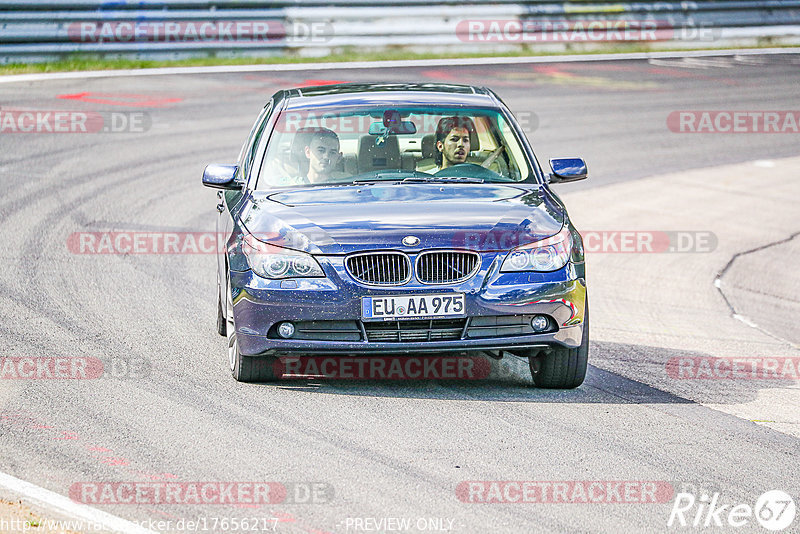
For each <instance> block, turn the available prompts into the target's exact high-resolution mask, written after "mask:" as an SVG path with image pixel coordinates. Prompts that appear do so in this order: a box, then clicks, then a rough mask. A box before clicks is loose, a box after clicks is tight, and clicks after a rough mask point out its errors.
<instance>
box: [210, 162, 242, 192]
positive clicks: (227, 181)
mask: <svg viewBox="0 0 800 534" xmlns="http://www.w3.org/2000/svg"><path fill="white" fill-rule="evenodd" d="M238 170H239V167H238V166H236V165H213V164H212V165H208V166H207V167H206V170H204V171H203V185H204V186H206V187H213V188H214V189H241V187H242V185H243V184H242V182H240V181H238V180H236V171H238Z"/></svg>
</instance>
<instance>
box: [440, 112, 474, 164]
mask: <svg viewBox="0 0 800 534" xmlns="http://www.w3.org/2000/svg"><path fill="white" fill-rule="evenodd" d="M475 135H476V131H475V123H473V122H472V119H470V118H469V117H444V118H442V119H440V120H439V123H438V124H437V125H436V153H435V154H434V157H435V158H436V164H437V165H438V166H439V168H438V169H436V171H440V170H442V169H446V168H448V167H452V166H453V165H458V164H459V163H466V161H467V156H468V155H469V151H470V136H475Z"/></svg>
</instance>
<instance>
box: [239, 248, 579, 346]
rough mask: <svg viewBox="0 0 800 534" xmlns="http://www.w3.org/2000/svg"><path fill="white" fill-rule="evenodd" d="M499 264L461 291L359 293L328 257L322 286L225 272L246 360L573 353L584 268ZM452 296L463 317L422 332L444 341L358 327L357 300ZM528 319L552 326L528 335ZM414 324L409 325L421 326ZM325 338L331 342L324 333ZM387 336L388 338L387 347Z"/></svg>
mask: <svg viewBox="0 0 800 534" xmlns="http://www.w3.org/2000/svg"><path fill="white" fill-rule="evenodd" d="M504 256H505V255H504V254H496V255H493V254H483V255H482V264H481V268H480V270H479V271H478V273H477V274H476V275H475V276H473V277H472V278H471V279H469V280H467V281H465V282H463V283H459V284H443V285H422V284H418V283H415V282H410V283H408V284H406V285H403V286H393V287H368V286H365V285H361V284H359V283H357V282H355V281H353V280H352V278H350V276H349V275H348V274H347V273H346V271H345V269H344V265H343V259H342V258H341V257H337V256H325V257H318V260H320V264H321V265H322V267H323V270H324V271H325V274H326V277H325V278H306V279H302V278H296V279H291V280H268V279H265V278H261V277H259V276H257V275H255V274H254V273H253V272H252V271H249V270H248V271H231V273H230V276H231V293H232V298H233V313H234V320H235V324H236V334H237V339H238V344H239V350H240V351H241V353H242V354H243V355H247V356H269V355H283V354H294V355H297V354H308V355H312V354H359V353H360V354H369V353H420V352H465V351H480V350H509V351H512V352H513V351H514V350H525V349H532V348H545V347H550V346H560V347H570V348H574V347H577V346H579V345H580V344H581V341H582V337H583V318H584V313H585V303H586V284H585V280H584V278H583V276H582V275H583V265H582V264H579V265H577V266H576V265H575V264H573V263H568V264H567V265H566V266H565V267H564V268H562V269H560V270H558V271H554V272H550V273H534V272H527V273H500V272H499V271H500V263H501V262H502V258H503V257H504ZM454 292H457V293H463V294H464V296H465V313H464V315H463V316H462V317H458V318H447V319H445V320H441V321H440V320H439V319H438V318H437V319H436V320H434V321H433V322H431V323H430V325H431V327H432V328H430V329H429V330H430V331H432V332H438V331H439V330H436V329H437V328H438V326H441V325H442V324H444V323H446V324H444V326H442V328H443V330H442V331H444V329H446V330H447V335H448V336H449V337H447V338H446V339H437V338H436V336H435V335H431V334H429V335H428V336H427V339H419V338H420V337H425V334H424V332H425V328H424V325H422V326H423V328H422V330H414V331H413V332H412V335H410V336H404V335H403V333H402V332H400V333H399V334H397V335H394V334H393V333H392V332H390V331H391V330H393V328H394V327H395V326H396V327H397V329H398V330H399V331H402V330H404V329H405V328H407V327H409V325H411V324H412V322H408V321H406V320H401V321H396V322H395V321H390V322H391V323H392V325H389V324H388V323H385V322H384V323H383V324H382V325H378V324H376V323H375V322H372V321H367V322H364V321H362V320H361V297H365V296H392V295H409V294H421V293H436V294H446V293H454ZM532 315H545V316H547V317H549V318H550V324H551V327H550V328H549V329H548V330H547V331H546V332H544V333H534V332H533V330H532V329H531V328H530V326H527V327H525V324H526V323H525V322H526V321H528V320H529V317H530V316H532ZM426 320H427V319H426ZM459 320H461V322H459ZM283 321H291V322H292V323H294V324H297V325H306V326H309V327H311V328H313V330H309V331H308V332H311V333H310V334H308V336H310V337H311V338H312V339H303V337H304V336H305V334H298V336H296V337H294V338H290V339H282V338H280V337H279V336H278V335H277V334H276V326H277V325H278V324H279V323H281V322H283ZM423 322H424V321H414V324H415V325H416V326H420V325H421V324H422V323H423ZM495 324H496V325H497V326H496V327H493V326H492V325H495ZM445 327H447V328H445ZM375 328H378V329H379V331H378V333H379V334H380V335H379V336H374V335H372V334H370V332H371V331H374V329H375ZM459 329H460V330H461V331H460V332H457V330H459ZM298 331H299V330H298ZM304 331H305V330H304ZM334 331H336V332H338V333H336V334H333V333H331V332H334ZM321 333H323V334H324V335H323V334H321ZM387 335H388V336H389V337H392V336H394V338H395V339H394V340H393V341H387V340H386V337H387ZM298 337H299V338H298Z"/></svg>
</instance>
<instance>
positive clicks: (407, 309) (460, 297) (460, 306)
mask: <svg viewBox="0 0 800 534" xmlns="http://www.w3.org/2000/svg"><path fill="white" fill-rule="evenodd" d="M463 315H464V294H463V293H449V294H447V295H390V296H386V297H362V298H361V318H362V319H365V320H372V321H379V320H382V319H387V320H388V319H422V318H429V317H453V316H456V317H458V316H463Z"/></svg>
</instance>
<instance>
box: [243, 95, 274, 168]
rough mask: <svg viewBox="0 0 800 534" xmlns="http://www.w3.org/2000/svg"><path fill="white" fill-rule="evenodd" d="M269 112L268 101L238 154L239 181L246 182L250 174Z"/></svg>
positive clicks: (270, 106)
mask: <svg viewBox="0 0 800 534" xmlns="http://www.w3.org/2000/svg"><path fill="white" fill-rule="evenodd" d="M271 110H272V102H271V101H270V103H269V104H267V105H266V107H264V109H263V110H261V113H260V114H259V115H258V119H256V122H255V124H253V128H252V129H251V130H250V135H249V136H248V138H247V142H246V143H245V144H244V146H243V147H242V151H241V153H240V154H239V172H240V175H239V179H240V180H241V181H245V180H247V176H249V174H250V167H251V166H252V165H253V158H254V157H255V154H256V148H257V147H258V141H259V140H260V139H261V134H262V133H264V126H266V124H267V119H268V118H269V115H270V111H271Z"/></svg>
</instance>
